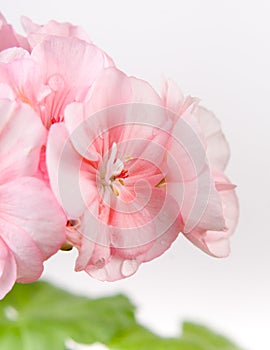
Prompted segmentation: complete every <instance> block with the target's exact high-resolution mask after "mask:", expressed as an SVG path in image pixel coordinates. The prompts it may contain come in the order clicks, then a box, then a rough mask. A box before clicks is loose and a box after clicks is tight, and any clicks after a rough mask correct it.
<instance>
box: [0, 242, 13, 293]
mask: <svg viewBox="0 0 270 350" xmlns="http://www.w3.org/2000/svg"><path fill="white" fill-rule="evenodd" d="M16 278H17V266H16V261H15V258H14V255H13V254H12V252H11V250H10V249H9V248H8V246H7V245H6V243H5V242H4V241H3V240H2V239H1V237H0V299H3V298H4V297H5V295H6V294H7V293H8V292H9V291H10V290H11V288H12V287H13V285H14V283H15V281H16Z"/></svg>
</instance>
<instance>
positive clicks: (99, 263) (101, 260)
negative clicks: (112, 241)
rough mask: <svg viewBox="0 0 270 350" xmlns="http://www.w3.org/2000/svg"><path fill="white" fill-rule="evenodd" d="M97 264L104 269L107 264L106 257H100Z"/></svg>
mask: <svg viewBox="0 0 270 350" xmlns="http://www.w3.org/2000/svg"><path fill="white" fill-rule="evenodd" d="M95 266H96V267H97V268H98V269H102V268H103V267H104V266H105V259H104V258H100V259H98V260H97V261H96V263H95Z"/></svg>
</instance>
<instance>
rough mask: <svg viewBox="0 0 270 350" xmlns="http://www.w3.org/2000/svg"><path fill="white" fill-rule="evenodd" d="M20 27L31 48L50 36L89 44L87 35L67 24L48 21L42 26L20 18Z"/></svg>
mask: <svg viewBox="0 0 270 350" xmlns="http://www.w3.org/2000/svg"><path fill="white" fill-rule="evenodd" d="M21 22H22V26H23V28H24V30H25V32H26V34H27V38H28V41H29V43H30V45H31V47H32V48H33V47H34V46H36V45H38V44H39V43H40V42H41V41H43V40H44V39H46V37H48V36H50V35H56V36H62V37H66V38H78V39H81V40H84V41H86V42H88V43H91V39H90V37H89V35H88V34H87V33H86V32H85V31H84V30H83V29H82V28H81V27H78V26H74V25H73V24H71V23H68V22H63V23H60V22H57V21H54V20H51V21H49V22H48V23H46V24H44V25H38V24H36V23H34V22H33V21H32V20H31V19H30V18H28V17H25V16H23V17H22V18H21Z"/></svg>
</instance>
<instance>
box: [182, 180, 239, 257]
mask: <svg viewBox="0 0 270 350" xmlns="http://www.w3.org/2000/svg"><path fill="white" fill-rule="evenodd" d="M223 179H224V184H225V183H228V184H229V181H228V179H226V178H225V177H223ZM223 188H225V187H223ZM219 196H220V198H221V201H222V208H223V215H224V218H225V224H226V229H224V230H221V231H196V230H194V231H192V232H190V233H188V234H186V237H187V238H188V239H189V240H190V241H191V242H193V243H194V244H195V245H196V246H197V247H199V248H200V249H202V250H203V251H205V252H206V253H208V254H210V255H213V256H216V257H220V258H221V257H226V256H228V255H229V253H230V243H229V238H230V236H231V235H232V234H233V233H234V231H235V228H236V225H237V221H238V216H239V205H238V199H237V196H236V193H235V190H234V189H232V188H231V187H227V189H222V190H221V191H219Z"/></svg>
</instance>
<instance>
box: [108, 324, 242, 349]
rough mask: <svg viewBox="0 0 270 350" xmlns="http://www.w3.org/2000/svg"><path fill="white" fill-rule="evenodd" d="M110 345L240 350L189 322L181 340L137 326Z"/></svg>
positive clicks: (220, 337) (111, 346)
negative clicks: (162, 335)
mask: <svg viewBox="0 0 270 350" xmlns="http://www.w3.org/2000/svg"><path fill="white" fill-rule="evenodd" d="M109 345H110V349H112V350H149V349H155V350H164V349H166V350H240V348H239V347H237V346H236V345H234V344H233V343H232V342H230V341H229V340H227V339H226V338H224V337H223V336H220V335H218V334H216V333H214V332H212V331H211V330H209V329H208V328H206V327H203V326H200V325H196V324H192V323H187V322H186V323H184V325H183V332H182V336H180V337H179V338H162V337H159V336H158V335H156V334H154V333H152V332H150V331H149V330H147V329H145V328H143V327H140V326H136V327H134V328H132V329H130V330H129V331H127V332H125V333H124V334H122V335H121V336H117V337H115V338H114V339H112V341H111V342H110V344H109Z"/></svg>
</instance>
